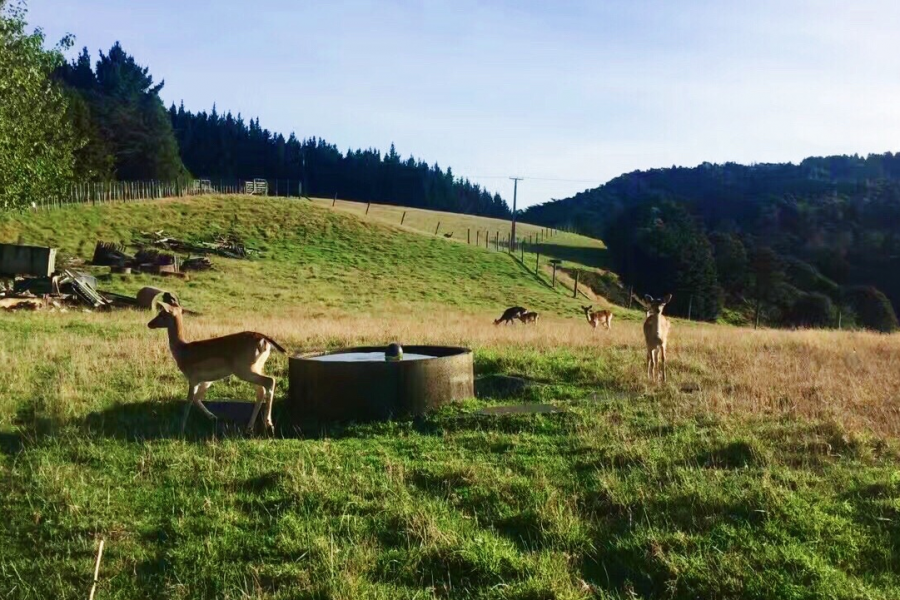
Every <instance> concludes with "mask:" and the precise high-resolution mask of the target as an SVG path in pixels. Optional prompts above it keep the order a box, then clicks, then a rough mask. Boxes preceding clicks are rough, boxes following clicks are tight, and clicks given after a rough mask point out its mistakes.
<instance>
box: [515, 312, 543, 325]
mask: <svg viewBox="0 0 900 600" xmlns="http://www.w3.org/2000/svg"><path fill="white" fill-rule="evenodd" d="M540 316H541V315H539V314H538V313H536V312H531V311H527V310H526V311H525V312H523V313H521V314H520V315H519V320H520V321H522V322H523V323H537V320H538V318H539V317H540Z"/></svg>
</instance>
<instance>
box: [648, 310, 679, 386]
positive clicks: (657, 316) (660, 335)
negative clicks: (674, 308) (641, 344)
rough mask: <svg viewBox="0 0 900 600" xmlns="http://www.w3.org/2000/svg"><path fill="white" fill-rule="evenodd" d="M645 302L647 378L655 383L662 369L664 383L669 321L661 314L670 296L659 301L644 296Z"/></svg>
mask: <svg viewBox="0 0 900 600" xmlns="http://www.w3.org/2000/svg"><path fill="white" fill-rule="evenodd" d="M644 300H646V302H647V318H646V319H644V341H645V342H646V343H647V377H648V378H650V379H652V380H654V381H656V380H658V379H659V375H660V368H662V380H663V382H665V381H666V341H667V340H668V338H669V320H668V319H667V318H666V317H665V316H664V315H663V314H662V313H663V308H664V307H665V306H666V304H668V303H669V302H671V301H672V294H666V296H665V297H663V298H660V299H659V300H654V299H653V296H651V295H649V294H647V295H646V296H644Z"/></svg>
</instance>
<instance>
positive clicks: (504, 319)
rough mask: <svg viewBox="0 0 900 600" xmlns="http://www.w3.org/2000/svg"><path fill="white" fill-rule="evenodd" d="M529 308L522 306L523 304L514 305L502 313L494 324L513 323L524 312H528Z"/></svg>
mask: <svg viewBox="0 0 900 600" xmlns="http://www.w3.org/2000/svg"><path fill="white" fill-rule="evenodd" d="M527 312H528V310H527V309H525V308H522V307H521V306H512V307H510V308H507V309H506V310H504V311H503V314H502V315H500V318H499V319H494V325H499V324H500V323H506V324H509V323H512V322H514V321H515V320H516V319H518V318H519V317H521V315H522V313H527Z"/></svg>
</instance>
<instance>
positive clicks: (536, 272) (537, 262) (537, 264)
mask: <svg viewBox="0 0 900 600" xmlns="http://www.w3.org/2000/svg"><path fill="white" fill-rule="evenodd" d="M540 265H541V251H540V250H538V252H537V256H536V257H535V259H534V274H535V275H537V274H538V273H539V271H538V267H540Z"/></svg>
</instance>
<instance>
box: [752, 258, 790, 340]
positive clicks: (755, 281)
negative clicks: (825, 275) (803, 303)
mask: <svg viewBox="0 0 900 600" xmlns="http://www.w3.org/2000/svg"><path fill="white" fill-rule="evenodd" d="M784 279H785V277H784V263H783V262H782V260H781V257H780V256H778V254H777V253H776V252H775V251H774V250H772V249H771V248H769V247H767V246H764V247H761V248H755V249H754V250H753V252H752V253H751V255H750V281H751V285H752V290H753V298H754V299H755V300H756V321H757V323H758V322H759V320H760V316H761V312H762V308H763V303H771V304H774V305H779V306H785V305H789V304H790V301H785V299H786V298H789V297H790V296H791V295H792V294H789V293H787V291H786V290H785V288H784V283H785V282H784Z"/></svg>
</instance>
